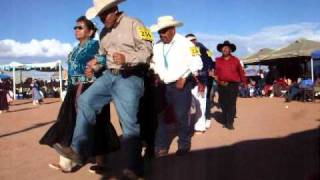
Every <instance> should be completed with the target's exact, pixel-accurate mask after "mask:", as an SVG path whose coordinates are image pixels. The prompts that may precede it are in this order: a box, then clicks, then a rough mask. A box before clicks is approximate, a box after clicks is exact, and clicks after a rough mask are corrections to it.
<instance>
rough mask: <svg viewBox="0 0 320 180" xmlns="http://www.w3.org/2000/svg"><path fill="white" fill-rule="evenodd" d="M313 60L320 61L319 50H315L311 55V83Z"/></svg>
mask: <svg viewBox="0 0 320 180" xmlns="http://www.w3.org/2000/svg"><path fill="white" fill-rule="evenodd" d="M314 60H320V49H318V50H315V51H313V52H312V53H311V74H312V76H311V78H312V81H314V72H313V71H314V63H313V62H314Z"/></svg>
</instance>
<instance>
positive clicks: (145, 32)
mask: <svg viewBox="0 0 320 180" xmlns="http://www.w3.org/2000/svg"><path fill="white" fill-rule="evenodd" d="M137 31H138V34H139V37H140V38H141V39H142V40H145V41H153V35H152V33H151V31H150V30H149V29H148V28H145V27H138V28H137Z"/></svg>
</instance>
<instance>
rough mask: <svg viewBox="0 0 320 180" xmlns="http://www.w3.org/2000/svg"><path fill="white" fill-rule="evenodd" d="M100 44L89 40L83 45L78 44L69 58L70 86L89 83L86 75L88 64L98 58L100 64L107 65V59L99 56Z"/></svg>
mask: <svg viewBox="0 0 320 180" xmlns="http://www.w3.org/2000/svg"><path fill="white" fill-rule="evenodd" d="M98 51H99V42H98V41H96V40H88V41H87V42H85V43H84V44H83V45H80V44H78V45H77V46H76V47H75V48H74V49H73V50H72V52H71V53H70V54H69V56H68V62H67V63H68V84H69V85H74V84H77V83H78V82H87V81H88V79H87V78H86V76H85V75H84V72H85V69H86V65H87V62H88V61H90V60H91V59H93V58H95V57H96V58H97V59H98V61H99V63H100V64H105V58H103V57H100V56H99V55H98Z"/></svg>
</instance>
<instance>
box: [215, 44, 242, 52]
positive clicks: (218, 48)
mask: <svg viewBox="0 0 320 180" xmlns="http://www.w3.org/2000/svg"><path fill="white" fill-rule="evenodd" d="M224 46H228V47H230V49H231V52H235V51H236V50H237V47H236V45H234V44H218V45H217V50H218V51H219V52H221V50H222V48H223V47H224Z"/></svg>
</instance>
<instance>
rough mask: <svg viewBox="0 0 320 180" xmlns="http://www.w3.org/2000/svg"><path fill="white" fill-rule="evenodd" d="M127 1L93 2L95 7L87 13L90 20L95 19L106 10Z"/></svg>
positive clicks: (99, 0) (96, 0)
mask: <svg viewBox="0 0 320 180" xmlns="http://www.w3.org/2000/svg"><path fill="white" fill-rule="evenodd" d="M123 1H125V0H93V6H92V7H91V8H89V9H88V10H87V12H86V17H87V18H88V19H93V18H95V17H96V16H97V15H99V14H100V13H102V12H103V11H104V10H107V9H109V8H111V7H114V6H116V5H118V4H120V3H121V2H123Z"/></svg>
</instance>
